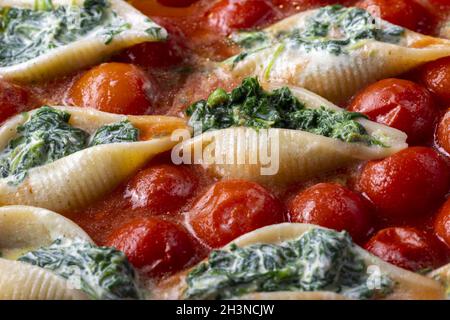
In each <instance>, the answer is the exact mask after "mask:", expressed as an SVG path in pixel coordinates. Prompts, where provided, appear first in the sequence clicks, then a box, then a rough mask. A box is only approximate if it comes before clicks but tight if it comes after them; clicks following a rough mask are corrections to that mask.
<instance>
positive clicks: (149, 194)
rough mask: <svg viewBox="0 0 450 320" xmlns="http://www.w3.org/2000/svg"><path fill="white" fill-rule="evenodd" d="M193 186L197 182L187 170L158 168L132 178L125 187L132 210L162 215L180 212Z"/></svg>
mask: <svg viewBox="0 0 450 320" xmlns="http://www.w3.org/2000/svg"><path fill="white" fill-rule="evenodd" d="M195 186H196V181H195V179H194V177H193V176H192V175H191V174H190V172H189V171H188V170H187V169H186V168H184V167H177V166H174V165H158V166H153V167H150V168H148V169H145V170H143V171H141V172H139V173H138V174H137V175H136V176H134V178H133V179H132V180H131V181H130V182H129V183H128V185H127V189H126V196H127V198H129V200H130V202H131V205H132V207H133V208H146V209H148V210H149V211H151V212H152V213H155V214H161V213H165V212H168V211H173V210H176V209H179V208H180V207H181V206H182V205H183V204H184V203H185V201H186V199H187V198H188V197H189V196H191V195H192V194H193V192H194V190H195Z"/></svg>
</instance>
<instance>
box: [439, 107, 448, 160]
mask: <svg viewBox="0 0 450 320" xmlns="http://www.w3.org/2000/svg"><path fill="white" fill-rule="evenodd" d="M436 140H437V144H438V146H439V147H441V148H443V149H444V150H445V151H446V152H447V153H448V154H449V155H450V109H448V110H447V112H446V113H445V114H444V116H443V117H442V119H441V121H440V122H439V125H438V128H437V132H436Z"/></svg>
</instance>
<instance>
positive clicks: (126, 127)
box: [89, 120, 139, 146]
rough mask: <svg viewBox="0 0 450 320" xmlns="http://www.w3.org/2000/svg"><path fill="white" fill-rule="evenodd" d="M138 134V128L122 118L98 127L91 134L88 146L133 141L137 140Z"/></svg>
mask: <svg viewBox="0 0 450 320" xmlns="http://www.w3.org/2000/svg"><path fill="white" fill-rule="evenodd" d="M138 136H139V130H138V129H136V128H135V127H134V126H133V125H132V124H131V122H130V121H128V120H124V121H120V122H116V123H113V124H108V125H105V126H103V127H101V128H99V129H98V130H97V131H96V132H95V133H94V135H93V136H92V138H91V142H90V143H89V146H96V145H99V144H110V143H122V142H134V141H137V140H138Z"/></svg>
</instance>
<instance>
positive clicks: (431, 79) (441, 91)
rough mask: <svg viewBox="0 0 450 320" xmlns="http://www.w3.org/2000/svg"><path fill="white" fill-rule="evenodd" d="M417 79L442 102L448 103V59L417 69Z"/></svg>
mask: <svg viewBox="0 0 450 320" xmlns="http://www.w3.org/2000/svg"><path fill="white" fill-rule="evenodd" d="M419 79H420V82H421V83H423V84H424V85H425V86H426V87H427V88H428V89H429V90H430V91H432V92H433V93H435V94H436V95H437V96H438V97H439V98H440V99H441V100H442V101H443V102H448V101H450V57H446V58H442V59H439V60H436V61H433V62H429V63H427V64H425V65H424V66H423V67H421V68H420V69H419Z"/></svg>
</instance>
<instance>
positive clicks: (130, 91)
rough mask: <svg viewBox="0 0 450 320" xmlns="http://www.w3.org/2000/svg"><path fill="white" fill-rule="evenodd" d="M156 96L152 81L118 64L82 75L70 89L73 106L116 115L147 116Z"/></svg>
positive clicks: (142, 73)
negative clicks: (152, 100)
mask: <svg viewBox="0 0 450 320" xmlns="http://www.w3.org/2000/svg"><path fill="white" fill-rule="evenodd" d="M155 94H156V87H155V84H154V82H153V80H152V79H150V78H149V77H147V76H146V75H145V74H144V72H143V71H142V70H141V69H139V68H138V67H136V66H134V65H132V64H126V63H117V62H110V63H104V64H101V65H99V66H97V67H95V68H93V69H91V70H89V71H87V72H85V73H84V74H83V76H82V77H81V78H80V79H78V80H77V81H76V82H75V83H74V85H73V86H72V88H71V89H70V97H71V99H72V101H73V103H74V104H75V105H77V106H81V107H91V108H95V109H99V110H101V111H106V112H112V113H119V114H145V113H147V112H148V111H149V109H150V107H151V98H152V97H153V96H154V95H155ZM153 98H154V97H153Z"/></svg>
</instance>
